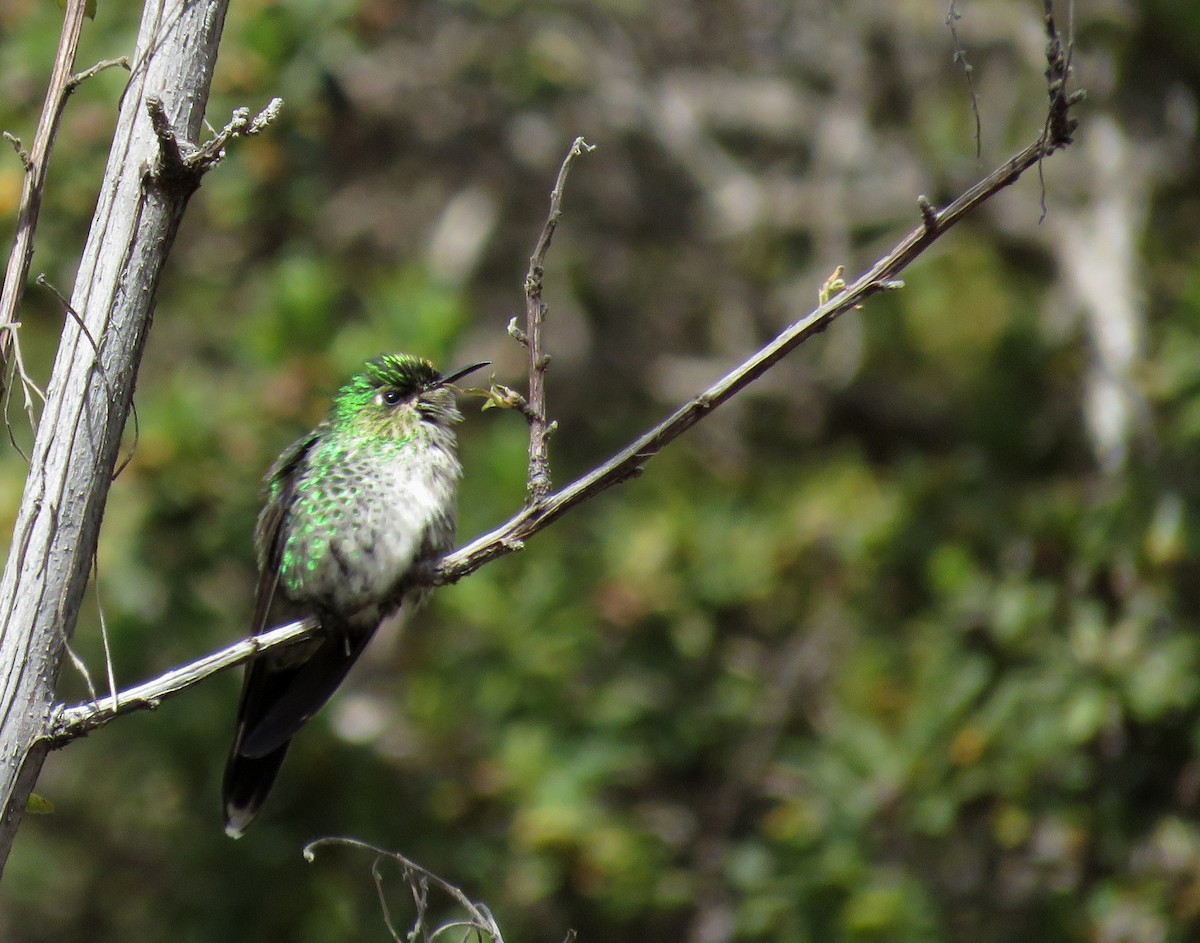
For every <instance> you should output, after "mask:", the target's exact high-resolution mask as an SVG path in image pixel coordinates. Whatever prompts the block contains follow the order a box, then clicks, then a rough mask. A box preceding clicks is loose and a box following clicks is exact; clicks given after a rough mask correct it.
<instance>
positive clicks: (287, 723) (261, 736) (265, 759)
mask: <svg viewBox="0 0 1200 943" xmlns="http://www.w3.org/2000/svg"><path fill="white" fill-rule="evenodd" d="M372 634H373V633H372V632H366V633H362V634H353V633H347V632H344V631H341V632H330V631H325V632H323V633H322V635H321V636H320V638H319V639H318V640H317V641H315V642H314V641H307V642H302V643H300V644H299V645H296V646H292V647H288V648H285V649H283V650H282V651H273V652H270V653H268V654H266V655H264V656H262V657H261V658H258V659H255V660H254V661H253V662H251V663H250V667H249V668H247V670H246V680H245V682H244V683H243V685H242V699H241V702H240V703H239V705H238V715H237V729H236V731H235V733H234V738H233V746H232V747H231V748H230V751H229V760H228V761H227V762H226V764H225V780H224V786H223V793H224V800H225V833H226V834H227V835H229V836H230V837H232V838H240V837H241V835H242V832H243V831H244V830H245V828H246V826H247V825H249V824H250V821H251V820H252V819H253V818H254V816H255V815H256V814H257V813H258V810H259V809H260V808H261V807H262V804H263V802H264V801H265V800H266V798H267V793H269V792H270V791H271V785H272V784H273V783H274V782H275V776H276V774H277V773H278V772H279V767H280V765H281V764H282V763H283V758H284V756H285V755H286V754H287V748H288V744H289V743H291V740H292V737H293V736H295V734H296V731H298V730H299V729H300V728H301V727H303V726H304V724H305V723H307V721H308V720H309V718H311V717H312V716H313V714H315V713H316V712H317V711H319V710H320V709H321V708H322V707H324V706H325V702H326V701H328V700H329V698H330V697H331V696H332V695H333V692H334V691H336V690H337V688H338V685H340V684H341V683H342V681H343V679H345V677H346V673H347V672H348V671H349V670H350V667H351V666H352V665H353V664H354V662H355V661H356V660H357V659H358V656H359V655H360V654H361V653H362V650H363V648H365V647H366V644H367V642H368V640H369V639H370V637H371V635H372Z"/></svg>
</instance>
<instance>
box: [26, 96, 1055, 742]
mask: <svg viewBox="0 0 1200 943" xmlns="http://www.w3.org/2000/svg"><path fill="white" fill-rule="evenodd" d="M1060 93H1061V94H1064V95H1065V94H1066V93H1065V90H1061V91H1060ZM1068 104H1070V102H1068ZM1073 126H1074V125H1073V123H1070V122H1068V123H1067V124H1065V125H1063V128H1064V130H1068V131H1069V129H1071V128H1073ZM1067 143H1069V138H1068V139H1066V140H1064V139H1061V138H1059V137H1056V136H1055V135H1054V131H1053V128H1047V129H1045V130H1044V131H1043V133H1042V135H1041V136H1039V137H1038V139H1037V140H1036V141H1034V142H1033V143H1032V144H1030V145H1029V146H1028V147H1026V148H1025V149H1024V150H1022V151H1021V152H1020V153H1018V154H1016V155H1015V156H1013V157H1012V158H1011V159H1009V160H1008V161H1006V162H1005V163H1004V164H1002V165H1001V166H1000V167H998V168H996V169H995V170H994V171H992V173H990V174H988V176H987V177H985V178H984V179H983V180H981V181H979V182H978V183H977V184H975V186H973V187H971V188H970V189H969V190H967V191H966V192H965V193H963V194H962V195H961V196H959V197H958V199H956V200H954V202H952V203H951V204H950V205H949V206H947V207H946V208H945V209H943V210H940V211H939V210H936V209H935V208H934V207H933V206H932V204H930V203H929V201H928V200H926V199H924V198H921V199H920V200H919V201H918V213H919V216H920V220H921V222H920V225H918V226H917V227H916V228H915V229H913V231H912V232H910V233H909V234H908V235H907V236H905V237H904V238H903V239H902V240H900V242H899V243H897V244H896V246H895V248H893V249H892V251H891V252H889V253H888V254H887V255H886V256H884V257H883V258H882V259H880V260H879V261H878V262H876V263H875V265H874V266H872V267H871V269H870V270H869V271H867V272H865V273H864V274H863V275H861V276H860V277H859V278H858V279H857V280H856V281H855V282H854V283H853V284H852V285H850V286H849V287H847V288H846V289H845V291H843V292H841V293H840V294H837V295H834V296H833V297H832V298H830V299H829V300H828V301H826V302H824V303H823V304H821V305H820V306H819V307H818V308H816V309H815V310H814V311H812V312H811V313H810V314H808V315H807V316H806V317H804V318H802V319H801V320H799V321H797V322H795V323H794V324H792V325H791V326H790V327H788V328H787V329H785V330H784V331H783V332H782V333H781V334H779V335H778V336H777V337H776V338H775V339H774V340H773V341H771V342H770V343H769V344H767V345H766V346H765V347H763V348H762V349H760V350H759V351H758V352H757V353H755V354H754V355H753V356H751V357H749V358H747V359H746V360H745V361H743V362H742V363H741V364H739V365H738V366H737V367H736V368H735V369H733V370H731V371H730V372H729V373H727V374H726V375H725V376H723V377H722V378H721V379H719V380H718V381H717V382H716V383H714V384H713V385H712V386H710V387H709V388H708V389H706V390H705V391H704V392H702V393H700V394H699V395H698V396H696V397H694V398H692V399H691V400H689V401H688V402H687V403H684V404H683V405H682V406H680V407H679V408H678V409H676V410H675V412H673V413H672V414H671V415H670V416H668V417H667V418H666V419H664V420H663V421H662V422H660V423H658V424H657V425H656V426H654V427H653V428H651V429H649V430H648V431H647V432H646V433H644V434H643V435H641V436H640V437H638V438H637V439H636V440H634V442H632V443H631V444H630V445H629V446H627V447H626V448H625V449H623V450H622V451H621V452H618V453H617V454H616V455H614V456H613V457H612V458H610V459H609V460H608V461H607V462H605V463H603V464H602V465H600V466H599V467H597V468H595V469H593V470H592V471H591V472H589V473H588V474H586V475H584V476H582V477H581V478H578V479H576V480H575V481H573V482H572V483H571V484H569V485H567V486H566V487H564V488H562V489H560V490H559V491H557V492H554V493H553V494H550V495H547V497H546V498H545V499H544V500H543V501H541V502H539V503H538V504H536V505H527V506H526V507H525V508H524V509H522V510H521V511H520V512H518V513H517V514H516V515H514V516H513V517H512V518H510V519H509V520H508V521H506V522H505V523H504V524H502V525H501V526H500V527H498V528H496V529H495V530H493V531H491V532H490V533H487V534H484V535H483V536H482V537H479V538H477V539H475V540H473V541H472V542H471V543H469V544H467V545H466V546H465V547H462V548H460V549H459V550H456V551H455V552H454V553H452V554H450V555H449V556H447V557H446V558H445V559H444V560H443V561H442V562H441V564H440V565H439V567H438V570H437V572H436V574H434V576H433V579H432V582H433V583H434V584H435V585H443V584H446V583H454V582H457V581H458V580H460V579H462V578H463V577H464V576H467V575H468V574H470V573H473V572H475V570H478V569H479V568H480V567H481V566H483V565H484V564H486V563H489V562H490V561H492V560H494V559H496V558H497V557H502V556H505V555H506V554H509V553H512V552H513V551H516V550H521V549H522V548H523V547H524V546H525V541H526V540H527V539H528V538H529V537H531V536H533V535H534V534H536V533H537V532H538V531H540V530H542V529H543V528H545V527H547V526H549V525H550V524H551V523H553V522H554V521H556V520H557V519H558V518H560V517H562V516H563V515H564V514H566V513H567V512H568V511H570V510H571V509H572V508H575V507H577V506H578V505H580V504H582V503H583V502H584V501H586V500H588V499H589V498H592V497H594V496H596V495H597V494H599V493H600V492H602V491H605V490H607V489H608V488H611V487H612V486H613V485H616V484H618V483H620V482H622V481H626V480H628V479H630V478H634V477H637V476H638V475H640V474H641V472H642V470H643V468H644V467H645V465H646V463H647V462H648V461H650V459H651V458H653V457H654V456H655V455H657V454H658V453H659V452H660V451H661V450H662V448H663V447H664V446H666V445H667V444H668V443H670V442H672V441H673V440H675V439H677V438H678V437H679V436H680V435H682V434H683V433H684V432H686V431H687V430H688V429H690V428H691V427H692V426H694V425H695V424H696V423H697V422H699V421H700V420H702V419H703V418H704V417H705V416H706V415H708V414H709V413H711V412H712V411H713V410H715V409H717V408H718V407H720V406H721V405H722V404H723V403H725V402H728V401H729V400H730V399H731V398H732V397H733V396H735V395H736V394H737V393H738V392H739V391H741V390H742V389H744V388H745V387H746V386H748V385H749V384H750V383H752V382H753V381H754V380H755V379H757V378H758V377H760V376H762V375H763V374H764V373H766V371H767V370H769V369H770V368H771V367H772V366H774V365H775V364H776V363H778V362H779V361H780V360H782V359H783V358H784V357H785V356H786V355H787V354H788V353H790V352H791V351H793V350H794V349H795V348H796V347H798V346H799V345H800V344H802V343H804V341H806V340H808V339H809V338H810V337H813V336H814V335H816V334H820V333H821V332H822V331H824V330H825V329H826V328H827V327H829V325H830V324H832V323H833V321H834V320H835V319H836V318H837V317H838V316H839V315H841V314H843V313H844V312H846V311H849V310H851V309H853V308H856V307H858V306H859V305H861V304H862V303H863V302H864V301H865V300H866V299H868V298H870V297H871V296H872V295H874V294H877V293H878V292H881V291H889V290H892V289H895V288H898V287H899V286H900V284H901V283H900V282H899V281H898V280H897V277H898V276H899V275H900V274H901V273H902V272H903V271H904V270H905V269H906V268H907V267H908V266H909V265H910V264H911V263H912V262H913V261H914V260H915V259H916V258H918V257H919V256H920V255H921V254H922V253H923V252H924V251H925V250H926V249H928V248H929V246H930V245H932V244H933V243H934V242H936V241H937V240H938V239H940V238H941V237H942V236H943V235H945V234H946V233H947V232H948V231H949V230H950V229H951V228H953V227H954V226H955V225H956V224H957V223H958V222H960V221H961V220H962V219H963V218H964V217H966V216H967V215H968V214H969V213H970V212H971V211H972V210H974V209H976V208H978V207H979V206H980V205H982V204H983V203H985V202H987V201H988V200H990V199H991V198H992V197H994V196H995V195H996V194H997V193H999V192H1000V191H1001V190H1003V189H1004V188H1006V187H1008V186H1010V185H1012V184H1013V183H1015V182H1016V181H1017V180H1018V179H1019V178H1020V176H1021V175H1022V174H1023V173H1025V171H1027V170H1029V168H1030V167H1033V166H1034V165H1035V164H1037V163H1038V162H1039V161H1040V160H1042V158H1044V157H1046V156H1048V155H1049V154H1052V153H1053V152H1054V151H1056V150H1058V149H1060V148H1062V147H1064V146H1066V144H1067ZM314 631H315V626H314V624H313V623H312V622H310V621H304V622H294V623H291V624H289V625H285V626H282V627H280V628H278V629H273V630H272V631H271V632H268V633H265V634H263V635H261V636H257V637H256V638H252V639H246V640H244V641H242V642H238V643H237V644H236V645H231V646H229V647H228V648H225V649H222V650H221V651H219V652H215V653H213V654H211V655H208V656H206V657H205V658H202V659H200V660H199V661H197V662H193V663H192V664H190V665H185V666H183V667H181V668H177V669H175V670H174V671H171V672H168V673H167V674H165V675H163V676H162V677H160V678H156V679H154V680H151V681H148V682H145V683H144V684H140V685H138V686H137V687H134V688H131V689H129V690H127V691H123V692H121V693H120V694H119V696H118V699H117V706H116V707H114V706H113V705H112V704H111V703H109V699H105V700H102V701H100V702H99V704H80V705H76V706H74V707H67V708H60V709H59V710H58V713H57V714H56V716H55V718H54V720H53V723H52V724H51V726H50V729H51V734H50V740H51V742H52V743H53V745H54V746H61V745H62V744H64V743H67V742H69V741H70V740H73V739H75V738H77V737H80V736H82V735H84V734H86V733H88V732H90V731H92V730H95V729H96V728H97V727H102V726H104V724H106V723H108V722H109V721H111V720H113V719H114V718H116V717H118V716H120V715H122V714H127V713H131V712H133V711H136V710H144V709H147V708H151V707H155V706H157V705H158V704H159V703H160V702H161V701H163V700H165V699H167V698H169V697H173V696H175V695H176V694H179V693H181V692H183V691H184V690H186V689H187V688H189V687H191V686H192V685H193V684H197V683H199V682H200V681H203V680H204V679H205V678H207V677H209V676H210V675H212V674H215V673H216V672H218V671H222V670H224V669H225V668H229V667H232V666H233V665H237V664H240V663H242V662H244V661H246V660H247V659H249V658H251V657H253V656H254V655H255V654H257V653H259V652H262V651H266V650H268V649H271V648H275V647H277V646H279V645H286V644H292V643H295V642H297V641H299V640H301V639H303V638H306V637H308V636H309V635H311V634H312V633H313V632H314Z"/></svg>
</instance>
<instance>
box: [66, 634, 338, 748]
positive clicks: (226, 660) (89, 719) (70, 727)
mask: <svg viewBox="0 0 1200 943" xmlns="http://www.w3.org/2000/svg"><path fill="white" fill-rule="evenodd" d="M317 628H318V623H317V621H316V620H315V619H301V620H300V621H298V622H289V623H288V624H287V625H282V626H280V627H279V628H276V629H272V630H271V631H269V632H264V633H263V634H262V635H254V636H251V637H250V638H245V639H242V640H241V641H240V642H237V643H235V644H233V645H230V646H228V647H226V648H222V649H221V650H220V651H216V652H213V653H212V654H211V655H206V656H205V657H204V658H201V659H199V660H198V661H194V662H191V663H190V664H187V665H183V666H181V667H179V668H175V669H174V670H172V671H168V672H167V673H166V674H164V675H160V676H159V677H157V678H155V679H153V680H152V681H147V682H145V683H144V684H139V685H136V686H134V687H132V688H129V689H128V690H125V691H121V692H119V693H118V694H117V696H116V697H115V698H114V697H113V696H111V695H110V696H109V697H106V698H102V699H101V700H99V701H91V702H88V703H84V704H77V705H75V706H74V707H60V708H59V709H58V710H57V711H56V712H55V714H54V717H53V719H52V720H51V722H50V724H49V725H48V728H47V729H48V733H47V735H46V739H47V740H48V741H49V743H50V745H51V746H53V747H60V746H63V745H64V744H66V743H69V742H70V741H72V740H75V739H78V738H79V737H82V736H84V735H85V734H87V733H90V732H91V731H93V730H95V729H96V728H97V727H103V726H104V725H105V724H107V723H108V722H109V721H111V720H114V719H116V718H117V717H120V716H122V715H123V714H132V713H133V712H134V711H143V710H154V709H155V708H156V707H158V705H159V704H160V703H162V702H163V701H165V700H167V699H168V698H170V697H174V696H175V695H176V694H180V693H182V692H183V691H185V690H187V689H188V688H190V687H191V686H192V685H193V684H196V683H197V682H200V681H203V680H204V679H205V678H207V677H210V676H211V675H214V674H216V673H217V672H218V671H224V670H225V669H226V668H232V667H234V666H235V665H240V664H242V663H243V662H246V661H249V660H250V659H251V658H253V657H254V656H255V655H257V654H258V653H259V652H263V651H266V650H267V649H269V648H277V647H279V646H281V645H294V644H296V643H297V642H301V641H303V640H304V639H306V638H308V637H309V636H311V635H313V634H314V633H315V632H316V631H317Z"/></svg>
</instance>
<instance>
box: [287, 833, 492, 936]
mask: <svg viewBox="0 0 1200 943" xmlns="http://www.w3.org/2000/svg"><path fill="white" fill-rule="evenodd" d="M327 845H345V846H346V847H348V848H362V849H363V850H365V851H370V852H372V853H374V855H375V859H374V861H373V862H372V865H371V876H372V878H373V879H374V881H375V888H376V892H377V893H378V894H379V901H380V904H381V906H382V908H383V914H384V922H385V923H386V924H387V928H388V931H389V932H390V933H391V934H392V938H393V939H395V940H399V939H400V935H399V934H398V933H397V932H396V928H395V926H394V924H393V923H392V918H391V913H390V911H389V910H388V906H387V902H386V901H385V900H384V896H383V876H382V873H381V872H380V870H379V864H380V862H381V861H382V860H384V859H387V858H390V859H391V860H393V861H395V862H397V863H398V864H399V865H400V867H401V868H402V869H403V871H404V879H405V881H407V882H408V887H409V890H410V892H411V893H412V896H413V903H414V905H415V906H416V909H417V916H416V920H415V922H414V924H413V928H412V930H410V931H409V933H408V939H409V940H418V939H420V940H436V939H437V937H438V936H439V935H441V934H442V933H444V932H445V931H447V930H452V929H455V928H458V927H465V928H466V929H467V930H468V931H474V932H476V933H479V934H484V933H486V934H487V935H488V937H489V938H491V940H492V943H504V937H503V935H502V934H501V933H500V928H499V927H498V926H497V925H496V918H495V917H493V916H492V914H491V911H490V910H488V908H487V907H486V906H485V905H484V904H476V903H475V902H474V901H472V900H471V898H469V897H468V896H467V895H466V894H464V893H463V892H462V891H461V890H459V889H458V888H457V887H455V886H454V885H453V884H451V883H450V882H449V881H447V880H445V879H444V878H441V877H438V876H437V875H436V874H434V873H433V872H432V871H429V870H427V869H426V868H423V867H421V866H420V865H419V864H417V863H416V862H415V861H413V860H411V859H409V858H406V857H405V856H404V855H402V854H400V853H399V852H396V851H387V850H385V849H383V848H378V847H376V846H375V845H370V844H368V843H367V842H364V841H359V840H358V839H357V838H337V837H331V838H318V839H317V840H316V841H311V842H309V843H308V844H307V845H305V846H304V852H303V854H304V860H305V861H307V862H309V863H310V864H311V863H312V862H313V861H315V860H316V857H317V855H316V851H317V849H318V848H323V847H325V846H327ZM430 884H432V885H433V886H434V887H436V888H438V889H439V890H440V891H442V892H443V893H445V894H447V895H448V896H449V897H451V898H452V899H453V900H454V902H455V903H456V904H458V905H459V906H460V907H461V908H462V909H463V910H465V911H466V912H467V914H468V915H469V917H470V919H469V920H465V921H462V920H455V921H451V922H450V923H445V924H442V925H441V926H439V927H435V928H432V929H430V928H429V927H428V925H427V924H426V920H425V918H426V915H427V913H428V907H429V899H428V893H429V885H430Z"/></svg>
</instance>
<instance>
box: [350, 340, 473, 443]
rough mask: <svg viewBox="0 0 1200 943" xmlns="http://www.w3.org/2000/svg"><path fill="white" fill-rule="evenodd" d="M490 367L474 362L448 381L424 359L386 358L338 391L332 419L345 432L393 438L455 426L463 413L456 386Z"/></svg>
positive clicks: (370, 363) (381, 357) (372, 362)
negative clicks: (424, 426)
mask: <svg viewBox="0 0 1200 943" xmlns="http://www.w3.org/2000/svg"><path fill="white" fill-rule="evenodd" d="M486 366H488V364H487V363H486V362H485V363H476V364H472V365H471V366H469V367H465V368H463V369H462V370H458V371H455V372H454V373H452V374H450V375H449V376H445V377H444V376H442V375H441V374H440V373H438V371H437V370H436V369H434V366H433V364H431V363H430V362H429V361H428V360H424V359H422V358H421V357H414V356H411V355H409V354H380V355H379V356H378V357H375V358H374V359H373V360H369V361H367V363H366V364H365V366H364V367H363V369H362V371H361V372H359V373H358V374H357V375H356V376H355V377H354V378H353V379H351V380H350V382H349V383H347V384H346V385H345V386H343V387H342V388H341V389H340V390H338V392H337V394H336V395H335V396H334V398H333V411H332V418H333V420H334V422H335V423H336V425H337V426H338V427H339V428H342V429H346V430H348V431H354V432H356V433H358V434H361V435H367V436H372V437H374V436H379V437H384V438H393V439H394V438H406V437H408V436H409V435H411V434H412V433H413V432H414V431H415V430H416V428H417V423H420V422H428V423H432V424H434V425H438V426H449V425H452V424H453V423H456V422H460V421H461V420H462V414H461V413H460V412H459V411H458V407H457V406H456V405H455V403H454V391H453V389H451V385H452V384H453V383H454V381H455V380H458V379H461V378H462V377H464V376H466V375H467V374H468V373H472V372H474V371H475V370H479V369H480V368H482V367H486Z"/></svg>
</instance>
